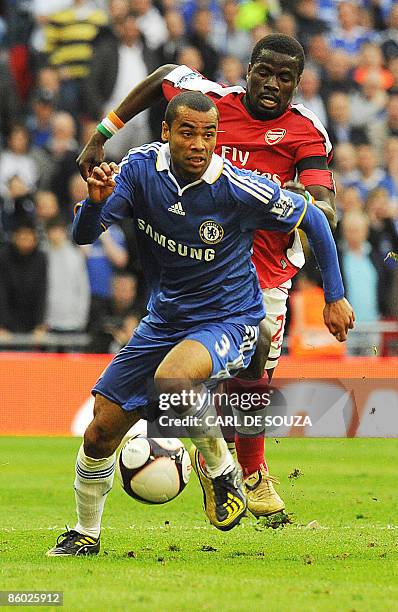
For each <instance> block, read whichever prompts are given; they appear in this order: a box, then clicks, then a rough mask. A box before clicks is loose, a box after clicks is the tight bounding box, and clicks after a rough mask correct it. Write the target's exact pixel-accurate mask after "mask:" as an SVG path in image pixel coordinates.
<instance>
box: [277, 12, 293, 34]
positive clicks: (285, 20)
mask: <svg viewBox="0 0 398 612" xmlns="http://www.w3.org/2000/svg"><path fill="white" fill-rule="evenodd" d="M275 31H276V32H279V33H280V34H285V35H286V36H292V37H293V38H297V23H296V19H295V17H294V15H292V14H291V13H281V14H280V15H279V16H278V17H277V18H276V19H275Z"/></svg>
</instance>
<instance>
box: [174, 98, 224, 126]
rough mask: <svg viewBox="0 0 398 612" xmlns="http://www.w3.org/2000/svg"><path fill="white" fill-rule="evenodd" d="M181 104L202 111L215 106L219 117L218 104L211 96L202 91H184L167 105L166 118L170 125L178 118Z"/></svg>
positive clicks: (204, 111)
mask: <svg viewBox="0 0 398 612" xmlns="http://www.w3.org/2000/svg"><path fill="white" fill-rule="evenodd" d="M181 106H186V107H187V108H190V109H192V110H196V111H198V112H200V113H207V111H209V110H211V109H212V108H214V109H215V110H216V113H217V117H218V110H217V106H216V105H215V104H214V102H213V100H212V99H211V98H209V96H206V95H205V94H204V93H201V92H200V91H184V92H183V93H180V94H178V96H175V97H174V98H172V99H171V100H170V102H169V103H168V105H167V108H166V112H165V115H164V120H165V122H166V123H167V125H168V126H169V127H171V124H172V123H173V121H174V119H175V118H176V115H177V111H178V109H179V108H180V107H181Z"/></svg>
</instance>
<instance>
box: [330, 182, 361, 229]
mask: <svg viewBox="0 0 398 612" xmlns="http://www.w3.org/2000/svg"><path fill="white" fill-rule="evenodd" d="M364 207H365V203H364V201H363V199H362V197H361V194H360V193H359V191H358V189H357V188H356V187H354V186H352V185H351V186H349V187H344V188H342V189H339V191H338V196H337V209H338V212H339V213H340V217H342V216H343V215H345V214H346V213H349V212H352V211H360V212H363V209H364ZM340 230H341V227H340V225H338V226H337V234H338V235H340Z"/></svg>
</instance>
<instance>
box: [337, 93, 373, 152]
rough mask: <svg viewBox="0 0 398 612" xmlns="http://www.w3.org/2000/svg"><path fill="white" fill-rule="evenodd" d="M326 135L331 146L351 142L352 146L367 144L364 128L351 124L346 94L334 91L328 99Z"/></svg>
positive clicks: (348, 100) (348, 101)
mask: <svg viewBox="0 0 398 612" xmlns="http://www.w3.org/2000/svg"><path fill="white" fill-rule="evenodd" d="M327 110H328V128H327V129H328V133H329V137H330V140H331V141H332V143H333V145H334V146H336V145H338V144H341V143H343V142H351V143H352V144H354V145H357V144H362V143H367V142H368V137H367V133H366V130H365V128H363V127H361V126H353V125H352V123H351V111H350V99H349V97H348V96H347V94H345V93H343V92H338V91H336V92H335V93H332V94H331V95H330V96H329V99H328V109H327Z"/></svg>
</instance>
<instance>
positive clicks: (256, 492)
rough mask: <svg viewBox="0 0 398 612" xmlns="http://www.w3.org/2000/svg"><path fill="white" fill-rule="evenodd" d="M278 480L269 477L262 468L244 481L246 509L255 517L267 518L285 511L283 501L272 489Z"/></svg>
mask: <svg viewBox="0 0 398 612" xmlns="http://www.w3.org/2000/svg"><path fill="white" fill-rule="evenodd" d="M274 484H279V480H278V479H277V478H275V477H274V476H270V474H269V473H268V471H267V470H266V469H265V467H264V466H261V469H260V470H258V471H257V472H254V473H253V474H250V476H248V477H247V478H245V480H244V486H245V491H246V496H247V507H248V509H249V510H250V512H251V513H252V514H254V516H255V517H257V518H258V517H260V516H269V515H270V514H275V513H276V512H282V510H284V509H285V503H284V501H283V500H282V499H281V498H280V497H279V495H278V493H277V492H276V491H275V489H274Z"/></svg>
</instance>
